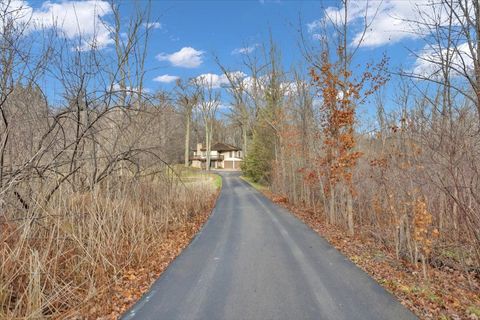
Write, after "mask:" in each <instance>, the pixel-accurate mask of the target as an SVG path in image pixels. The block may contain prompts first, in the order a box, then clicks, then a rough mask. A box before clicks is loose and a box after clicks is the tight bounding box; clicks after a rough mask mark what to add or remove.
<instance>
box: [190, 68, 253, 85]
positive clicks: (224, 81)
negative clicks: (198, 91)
mask: <svg viewBox="0 0 480 320" xmlns="http://www.w3.org/2000/svg"><path fill="white" fill-rule="evenodd" d="M229 75H230V76H231V77H233V78H237V79H238V80H240V79H243V78H245V77H246V74H245V73H243V72H241V71H234V72H230V73H229ZM197 79H198V80H200V81H201V82H202V83H203V84H204V85H205V86H207V85H211V86H212V88H214V89H217V88H220V87H222V86H228V85H229V84H230V82H229V81H228V78H227V76H226V75H225V74H221V75H218V74H214V73H204V74H201V75H199V76H198V77H197Z"/></svg>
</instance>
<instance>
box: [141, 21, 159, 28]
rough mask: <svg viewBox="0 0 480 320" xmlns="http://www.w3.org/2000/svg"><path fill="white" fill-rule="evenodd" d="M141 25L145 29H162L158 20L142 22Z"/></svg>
mask: <svg viewBox="0 0 480 320" xmlns="http://www.w3.org/2000/svg"><path fill="white" fill-rule="evenodd" d="M143 26H144V27H145V28H147V29H162V24H161V23H160V22H149V23H144V24H143Z"/></svg>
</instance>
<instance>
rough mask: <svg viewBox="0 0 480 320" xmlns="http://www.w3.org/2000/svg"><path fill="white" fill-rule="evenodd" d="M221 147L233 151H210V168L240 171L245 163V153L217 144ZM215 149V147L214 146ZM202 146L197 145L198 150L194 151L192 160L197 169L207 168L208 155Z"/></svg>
mask: <svg viewBox="0 0 480 320" xmlns="http://www.w3.org/2000/svg"><path fill="white" fill-rule="evenodd" d="M217 145H220V146H219V147H222V145H223V146H226V147H228V148H231V149H235V150H229V151H218V150H212V151H210V162H211V163H210V166H211V168H216V169H233V170H240V165H241V163H242V162H243V151H242V150H240V149H238V148H235V147H233V146H229V145H226V144H217ZM213 147H215V145H214V146H213ZM202 149H203V148H202V144H201V143H199V144H197V149H196V150H194V151H193V157H192V158H191V159H192V160H191V161H192V162H191V166H192V167H196V168H205V164H206V159H207V154H206V151H205V150H202Z"/></svg>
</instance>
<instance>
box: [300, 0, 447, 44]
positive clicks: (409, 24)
mask: <svg viewBox="0 0 480 320" xmlns="http://www.w3.org/2000/svg"><path fill="white" fill-rule="evenodd" d="M349 4H350V7H349V8H348V16H347V19H346V20H347V23H348V24H350V25H352V26H354V27H357V31H358V32H357V33H356V34H355V35H354V37H353V40H352V43H351V44H353V45H357V44H360V45H361V46H364V47H378V46H382V45H385V44H394V43H398V42H400V41H402V40H406V39H418V38H421V37H423V36H424V35H425V30H422V26H421V25H420V24H418V23H415V22H414V21H421V20H422V19H435V20H439V21H440V24H445V23H447V12H446V10H444V8H442V6H441V4H440V2H439V1H434V0H404V1H398V0H383V1H380V0H371V1H350V2H349ZM420 11H421V12H422V15H420V13H419V12H420ZM365 19H366V21H367V24H370V25H369V26H368V29H367V30H366V32H365V34H363V26H364V24H365ZM343 21H344V8H343V7H340V8H338V7H328V8H327V9H326V10H325V18H323V19H319V20H316V21H313V22H311V23H309V24H307V29H308V31H309V32H310V33H313V34H315V31H317V30H319V29H321V27H322V26H323V25H324V24H325V23H326V24H328V23H337V24H340V23H342V22H343ZM429 22H430V23H432V25H433V24H435V23H437V21H433V20H432V21H429ZM354 30H355V29H354ZM362 37H363V38H362Z"/></svg>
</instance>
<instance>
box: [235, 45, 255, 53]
mask: <svg viewBox="0 0 480 320" xmlns="http://www.w3.org/2000/svg"><path fill="white" fill-rule="evenodd" d="M257 47H258V43H255V44H253V45H251V46H248V47H243V48H236V49H233V51H232V54H249V53H252V52H253V51H254V50H255V49H256V48H257Z"/></svg>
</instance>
